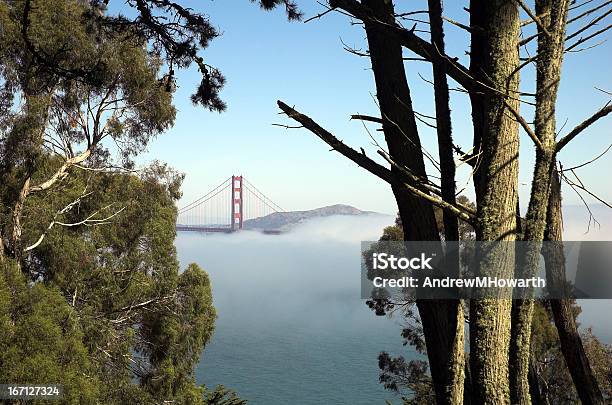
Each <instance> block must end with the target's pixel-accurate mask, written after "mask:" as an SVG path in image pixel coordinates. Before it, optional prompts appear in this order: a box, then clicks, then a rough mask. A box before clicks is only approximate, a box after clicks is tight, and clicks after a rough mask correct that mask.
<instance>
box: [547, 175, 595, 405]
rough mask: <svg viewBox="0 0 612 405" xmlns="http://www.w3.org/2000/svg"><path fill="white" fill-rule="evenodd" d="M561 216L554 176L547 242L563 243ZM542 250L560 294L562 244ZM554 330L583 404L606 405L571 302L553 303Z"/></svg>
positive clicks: (562, 283)
mask: <svg viewBox="0 0 612 405" xmlns="http://www.w3.org/2000/svg"><path fill="white" fill-rule="evenodd" d="M562 222H563V221H562V215H561V184H560V180H559V175H558V173H557V172H555V173H554V175H553V179H552V187H551V193H550V200H549V206H548V215H547V223H548V226H547V228H546V236H545V239H546V240H547V241H558V242H561V241H562V240H563V234H562V232H563V223H562ZM547 246H548V249H544V250H543V252H542V253H543V254H544V261H545V263H546V281H547V284H548V285H549V286H550V287H551V288H552V289H554V290H558V291H560V290H561V289H563V288H565V286H566V282H567V281H566V277H565V257H564V253H563V247H562V244H561V243H558V244H556V243H555V244H550V245H547ZM550 306H551V309H552V313H553V319H554V321H555V326H556V327H557V331H558V332H559V341H560V342H561V351H562V352H563V357H564V358H565V363H566V364H567V368H568V370H569V372H570V375H571V376H572V380H573V381H574V385H575V386H576V391H577V392H578V397H579V398H580V401H581V402H582V403H583V404H585V405H586V404H603V403H604V400H603V396H602V393H601V389H600V388H599V385H598V383H597V379H596V378H595V375H594V373H593V370H592V368H591V365H590V363H589V359H588V358H587V356H586V353H585V351H584V346H583V345H582V339H581V337H580V333H578V327H577V326H576V319H575V317H574V313H573V310H572V301H571V300H569V299H553V300H550Z"/></svg>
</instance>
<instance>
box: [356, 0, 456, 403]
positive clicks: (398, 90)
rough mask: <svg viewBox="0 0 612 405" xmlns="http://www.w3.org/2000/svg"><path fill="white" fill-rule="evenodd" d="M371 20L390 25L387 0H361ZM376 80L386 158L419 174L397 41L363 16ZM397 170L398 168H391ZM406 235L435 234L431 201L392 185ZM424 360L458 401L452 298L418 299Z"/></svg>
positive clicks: (430, 237)
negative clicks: (423, 335)
mask: <svg viewBox="0 0 612 405" xmlns="http://www.w3.org/2000/svg"><path fill="white" fill-rule="evenodd" d="M362 5H364V6H365V7H367V8H368V9H370V10H371V11H372V14H373V15H374V16H375V18H376V19H378V20H379V21H382V22H386V23H389V24H394V22H395V17H394V13H393V11H394V10H393V4H392V3H391V2H390V1H386V0H363V1H362ZM364 25H365V30H366V34H367V40H368V45H369V49H370V58H371V63H372V70H373V72H374V79H375V82H376V91H377V94H376V95H377V99H378V103H379V107H380V111H381V117H382V121H383V132H384V135H385V140H386V143H387V146H388V148H389V154H390V156H391V158H392V159H393V160H394V161H395V162H396V163H398V164H399V165H400V166H405V167H406V168H408V169H409V170H410V171H411V172H412V173H413V174H414V175H416V176H423V177H425V175H426V171H425V163H424V161H423V151H422V149H421V142H420V139H419V136H418V131H417V125H416V120H415V117H414V112H413V110H412V100H411V96H410V90H409V87H408V83H407V81H406V72H405V69H404V61H403V58H402V46H401V44H400V42H399V40H398V39H397V38H396V37H394V36H391V35H389V34H388V32H386V30H385V29H384V27H383V26H381V24H380V23H376V22H372V21H369V20H366V21H364ZM392 171H394V172H396V173H398V174H399V169H397V168H395V167H392ZM393 193H394V195H395V199H396V201H397V204H398V209H399V213H400V217H401V219H402V224H403V228H404V235H405V238H406V240H426V241H435V240H439V239H440V235H439V231H438V228H437V225H436V221H435V217H434V212H433V208H432V206H431V204H429V203H427V202H425V201H423V200H422V199H420V198H418V197H415V196H413V195H411V194H410V193H409V192H407V191H406V190H405V189H404V188H400V187H393ZM417 307H418V309H419V313H420V316H421V321H422V324H423V331H424V334H425V341H426V345H427V353H428V357H429V365H430V370H431V375H432V380H433V383H434V389H435V392H436V398H437V401H438V403H439V404H459V403H461V399H462V395H461V388H459V387H460V386H461V385H462V384H463V361H462V356H463V333H462V331H463V318H462V316H460V312H459V301H458V300H445V301H424V300H418V301H417Z"/></svg>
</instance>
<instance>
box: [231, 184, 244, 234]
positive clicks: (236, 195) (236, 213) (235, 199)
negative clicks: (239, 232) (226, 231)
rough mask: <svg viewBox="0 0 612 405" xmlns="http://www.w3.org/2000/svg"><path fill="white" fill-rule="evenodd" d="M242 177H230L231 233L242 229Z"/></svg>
mask: <svg viewBox="0 0 612 405" xmlns="http://www.w3.org/2000/svg"><path fill="white" fill-rule="evenodd" d="M242 197H243V194H242V176H232V218H231V224H232V231H234V230H236V228H238V229H242V214H243V209H242Z"/></svg>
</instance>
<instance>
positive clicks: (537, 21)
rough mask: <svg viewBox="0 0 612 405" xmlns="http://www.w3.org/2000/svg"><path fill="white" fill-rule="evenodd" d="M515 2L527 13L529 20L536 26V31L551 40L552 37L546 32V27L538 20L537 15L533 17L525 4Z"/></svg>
mask: <svg viewBox="0 0 612 405" xmlns="http://www.w3.org/2000/svg"><path fill="white" fill-rule="evenodd" d="M515 1H516V2H517V3H518V5H519V6H521V8H522V9H523V10H524V11H525V12H526V13H527V15H528V16H529V18H531V19H532V20H533V21H534V22H535V23H536V25H537V26H538V29H539V30H540V31H542V32H543V33H544V34H546V35H547V36H548V37H549V38H552V36H551V35H550V32H548V29H546V27H545V26H544V24H543V23H542V21H541V20H540V18H539V17H538V16H537V15H535V13H534V12H533V11H531V9H530V8H529V6H527V4H525V3H524V2H523V0H515Z"/></svg>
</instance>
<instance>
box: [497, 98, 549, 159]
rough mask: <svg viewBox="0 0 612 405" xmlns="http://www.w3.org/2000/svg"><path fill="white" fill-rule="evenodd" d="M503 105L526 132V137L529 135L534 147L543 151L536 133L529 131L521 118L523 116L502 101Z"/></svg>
mask: <svg viewBox="0 0 612 405" xmlns="http://www.w3.org/2000/svg"><path fill="white" fill-rule="evenodd" d="M504 103H505V104H506V108H507V109H508V110H509V111H510V112H511V113H512V115H513V116H514V118H516V120H517V121H518V123H519V124H521V127H522V128H523V129H524V130H525V132H527V135H529V137H530V138H531V140H532V141H533V143H534V144H535V146H536V147H537V148H538V149H540V150H544V146H543V145H542V142H541V141H540V139H539V138H538V136H537V135H536V133H535V132H534V131H533V129H531V127H530V126H529V124H528V123H527V121H525V118H523V116H522V115H521V114H520V113H519V112H518V111H516V110H515V109H514V107H512V105H511V104H510V103H509V102H508V101H506V100H504Z"/></svg>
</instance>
